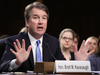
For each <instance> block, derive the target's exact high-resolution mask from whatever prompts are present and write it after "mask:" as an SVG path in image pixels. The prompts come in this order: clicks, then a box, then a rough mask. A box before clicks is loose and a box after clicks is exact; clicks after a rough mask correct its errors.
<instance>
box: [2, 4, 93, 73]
mask: <svg viewBox="0 0 100 75" xmlns="http://www.w3.org/2000/svg"><path fill="white" fill-rule="evenodd" d="M24 17H25V23H26V26H27V30H28V31H27V32H24V33H19V34H18V35H14V36H11V37H9V38H8V39H7V41H6V48H5V52H4V54H3V56H2V58H1V60H0V71H1V72H8V71H10V72H14V71H16V72H18V71H19V72H27V70H29V71H34V65H35V63H36V62H55V60H65V58H64V57H63V55H62V53H61V49H60V45H59V41H58V39H57V38H55V37H53V36H51V35H49V34H46V33H45V32H46V29H47V22H48V19H49V10H48V8H47V7H46V6H45V5H44V4H42V3H40V2H33V3H31V4H29V5H27V6H26V8H25V11H24ZM61 38H62V39H66V40H67V39H68V40H72V39H73V37H72V38H70V37H67V38H63V37H61ZM84 44H85V40H83V43H82V45H81V47H80V49H79V51H77V50H76V51H75V52H74V53H75V60H86V59H87V58H88V56H89V55H90V54H91V53H93V52H94V50H92V51H91V52H89V53H87V50H88V48H89V47H91V45H89V42H88V43H87V44H86V45H84ZM87 45H89V47H87ZM37 51H38V52H37ZM51 53H52V54H51Z"/></svg>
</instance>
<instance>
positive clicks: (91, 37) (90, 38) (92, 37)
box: [85, 36, 98, 53]
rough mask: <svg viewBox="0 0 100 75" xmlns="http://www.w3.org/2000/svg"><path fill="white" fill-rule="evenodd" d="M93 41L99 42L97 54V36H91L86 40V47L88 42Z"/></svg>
mask: <svg viewBox="0 0 100 75" xmlns="http://www.w3.org/2000/svg"><path fill="white" fill-rule="evenodd" d="M92 39H95V40H96V42H97V49H96V51H95V53H96V52H97V51H98V38H97V37H95V36H90V37H88V38H87V39H86V42H85V45H86V44H87V42H88V41H91V40H92Z"/></svg>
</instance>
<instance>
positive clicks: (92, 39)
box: [85, 36, 98, 54]
mask: <svg viewBox="0 0 100 75" xmlns="http://www.w3.org/2000/svg"><path fill="white" fill-rule="evenodd" d="M88 41H90V44H92V46H91V47H90V48H89V50H88V52H90V51H91V50H95V51H94V52H93V53H92V54H95V53H96V52H97V51H98V38H97V37H95V36H90V37H88V38H87V40H86V42H85V44H86V43H87V42H88Z"/></svg>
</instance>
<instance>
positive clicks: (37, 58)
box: [36, 40, 41, 62]
mask: <svg viewBox="0 0 100 75" xmlns="http://www.w3.org/2000/svg"><path fill="white" fill-rule="evenodd" d="M36 43H37V47H36V62H41V51H40V48H39V43H40V40H37V41H36Z"/></svg>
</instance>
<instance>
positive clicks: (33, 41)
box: [28, 32, 43, 46]
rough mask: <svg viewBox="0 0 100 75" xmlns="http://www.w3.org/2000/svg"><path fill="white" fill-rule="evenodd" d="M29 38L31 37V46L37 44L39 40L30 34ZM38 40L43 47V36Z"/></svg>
mask: <svg viewBox="0 0 100 75" xmlns="http://www.w3.org/2000/svg"><path fill="white" fill-rule="evenodd" d="M28 36H29V39H30V42H31V44H34V43H36V41H37V39H35V38H34V37H33V36H32V35H31V34H30V33H29V32H28ZM38 40H40V45H41V46H42V40H43V36H42V37H41V38H40V39H38Z"/></svg>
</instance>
